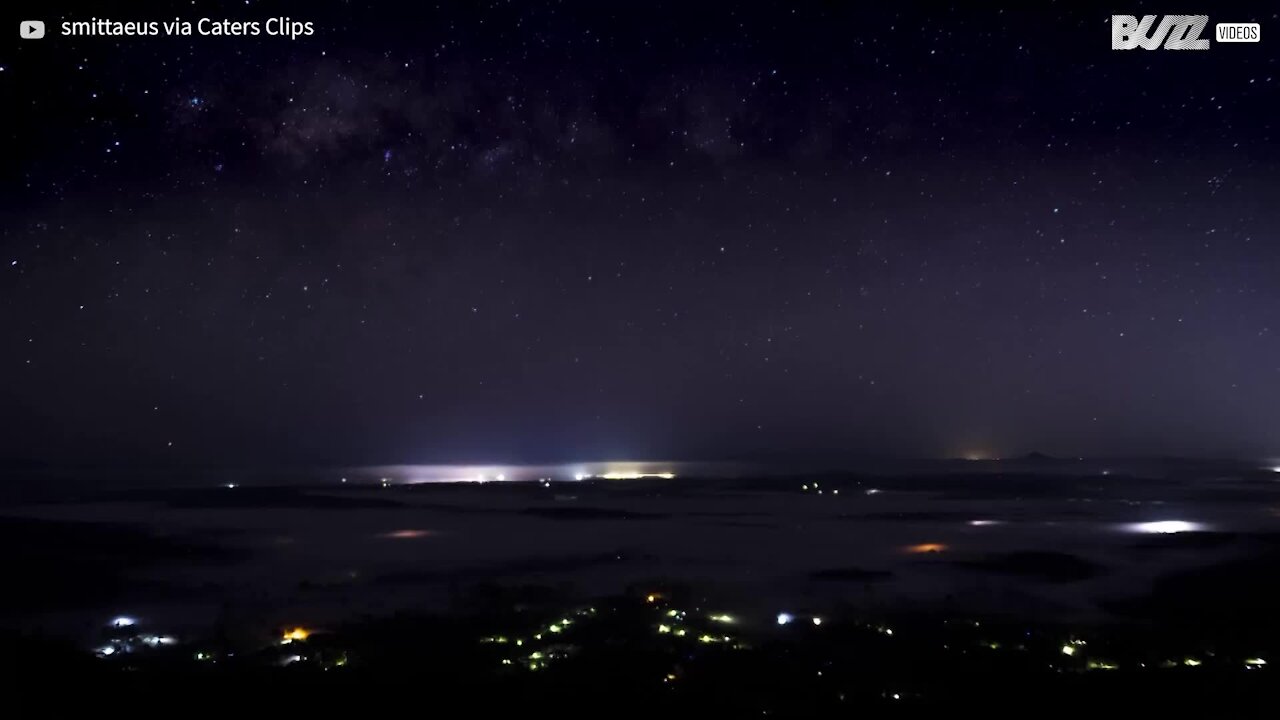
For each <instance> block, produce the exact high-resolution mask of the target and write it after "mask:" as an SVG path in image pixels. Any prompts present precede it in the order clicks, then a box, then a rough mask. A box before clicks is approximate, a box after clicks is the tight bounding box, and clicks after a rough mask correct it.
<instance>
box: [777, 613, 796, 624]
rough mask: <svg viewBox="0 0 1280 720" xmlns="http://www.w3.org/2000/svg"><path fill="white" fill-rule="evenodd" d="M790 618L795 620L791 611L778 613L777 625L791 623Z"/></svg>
mask: <svg viewBox="0 0 1280 720" xmlns="http://www.w3.org/2000/svg"><path fill="white" fill-rule="evenodd" d="M792 620H795V616H794V615H792V614H791V613H778V624H779V625H788V624H790V623H791V621H792Z"/></svg>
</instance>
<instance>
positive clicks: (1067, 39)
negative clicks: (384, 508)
mask: <svg viewBox="0 0 1280 720" xmlns="http://www.w3.org/2000/svg"><path fill="white" fill-rule="evenodd" d="M419 5H422V7H419ZM426 5H428V4H418V3H407V4H405V6H404V7H400V6H399V5H398V4H396V3H297V4H296V6H290V7H288V8H285V9H284V10H282V7H283V5H282V4H280V3H273V4H272V7H270V8H265V7H258V6H257V3H249V4H243V3H234V4H228V5H226V6H225V7H221V8H212V7H211V8H204V7H200V8H194V7H192V6H191V5H190V4H189V3H176V4H172V5H169V4H165V3H130V4H128V5H127V6H126V8H127V9H126V10H124V11H120V12H114V11H110V10H109V9H103V8H102V6H101V4H85V5H83V7H81V8H80V9H78V10H72V9H69V8H68V9H66V10H64V11H62V14H61V15H57V16H55V15H54V14H52V11H50V14H49V15H48V16H47V17H46V18H45V19H46V20H47V21H48V22H49V24H50V27H51V28H53V27H54V26H55V23H56V22H58V21H60V20H61V19H72V18H74V19H88V18H89V17H92V16H98V17H104V16H108V15H113V18H112V19H118V20H137V21H143V20H155V19H159V20H167V19H172V18H173V17H183V18H188V19H193V20H194V19H196V18H198V17H202V16H209V17H226V18H232V19H238V20H246V21H247V20H258V21H265V20H266V19H267V18H270V17H275V16H277V15H281V14H287V15H289V16H291V17H293V18H295V19H297V20H299V21H308V22H312V23H313V24H314V27H315V33H314V35H312V36H308V37H299V38H297V39H294V40H290V39H288V38H265V37H263V38H234V37H216V38H215V37H191V38H172V37H146V38H127V39H124V38H101V37H78V38H61V37H54V36H50V37H48V38H46V39H44V40H40V41H22V40H19V39H18V38H17V35H16V33H11V32H8V31H7V30H6V32H5V38H4V40H3V41H0V67H3V70H2V71H0V103H2V106H3V108H4V114H5V120H4V123H3V134H2V135H0V143H3V148H2V151H3V158H4V160H3V169H2V170H0V182H2V184H0V227H2V228H3V241H2V247H3V252H4V257H3V268H0V307H2V308H3V311H2V312H0V342H2V343H3V347H4V348H5V351H4V353H3V354H0V369H2V371H3V380H2V381H0V402H2V403H3V405H4V407H5V412H4V415H3V418H4V420H3V422H4V425H3V433H0V458H4V459H6V461H8V462H52V463H59V462H121V463H142V464H149V463H178V464H184V463H190V464H210V463H212V464H241V463H260V462H279V463H298V462H302V463H313V462H314V463H327V462H350V463H357V462H378V463H393V462H543V461H562V460H588V459H607V458H637V459H640V458H670V459H699V460H723V459H744V458H745V459H751V458H787V457H804V458H808V459H833V460H839V459H841V458H848V457H858V456H865V455H897V456H929V457H937V456H958V455H982V456H998V455H1010V454H1018V453H1025V452H1029V451H1031V450H1040V451H1043V452H1047V453H1050V454H1060V455H1068V456H1076V455H1140V454H1176V455H1197V454H1201V455H1203V454H1213V455H1238V456H1249V457H1264V456H1267V455H1274V454H1280V434H1278V433H1280V431H1278V430H1277V428H1280V341H1278V340H1277V335H1276V332H1277V329H1278V328H1277V323H1280V317H1278V315H1280V302H1278V301H1280V284H1277V282H1276V277H1278V276H1280V272H1278V270H1280V263H1278V261H1280V238H1278V237H1277V228H1278V227H1280V226H1278V225H1277V220H1278V216H1280V202H1277V198H1278V197H1280V183H1278V182H1277V180H1278V178H1280V174H1278V169H1280V168H1278V165H1277V160H1278V159H1280V157H1278V153H1277V142H1276V141H1277V128H1276V122H1277V120H1276V118H1277V117H1278V115H1277V110H1280V98H1278V97H1277V90H1278V88H1280V78H1278V77H1277V75H1280V67H1277V63H1276V61H1275V58H1276V56H1275V54H1274V51H1273V47H1274V46H1273V45H1270V44H1268V43H1267V41H1266V40H1265V39H1264V40H1263V42H1261V43H1259V44H1256V45H1249V44H1244V45H1215V46H1214V47H1213V48H1212V49H1211V50H1209V51H1205V52H1182V53H1179V52H1172V51H1164V50H1154V51H1146V50H1134V51H1114V50H1112V49H1110V28H1109V25H1108V21H1109V18H1110V14H1111V13H1112V12H1136V10H1134V9H1132V8H1119V7H1111V6H1106V7H1102V6H1097V7H1085V6H1084V5H1081V4H1076V3H1070V4H1067V3H1057V4H1045V5H1044V6H1043V8H1042V9H1040V10H1030V9H1022V8H1021V7H1020V6H1021V5H1023V4H1014V5H1013V6H1012V8H1008V9H1004V10H1001V9H998V8H995V7H988V4H981V6H980V7H979V6H975V8H973V9H945V8H943V9H937V8H935V7H933V6H932V5H926V4H918V5H912V4H909V3H908V4H893V8H892V9H890V8H878V9H871V8H863V9H856V8H852V7H849V8H845V7H842V5H841V4H835V3H776V4H769V3H742V4H740V5H739V6H738V7H734V5H732V4H727V3H671V4H663V3H645V4H643V5H641V4H635V5H634V6H633V5H632V4H625V3H624V4H614V3H588V2H582V3H577V2H567V3H557V4H554V5H551V4H545V5H544V4H541V3H518V2H513V3H501V4H497V5H495V6H492V7H491V6H488V5H481V4H478V3H469V2H468V3H461V2H459V3H441V4H439V6H438V7H436V6H430V7H427V6H426ZM615 5H618V6H615ZM899 5H903V7H901V8H899V7H898V6H899ZM1085 5H1087V4H1085ZM277 6H281V7H277ZM1212 6H1213V7H1209V4H1206V6H1205V7H1204V8H1200V9H1198V11H1201V12H1212V13H1219V14H1221V16H1222V17H1221V18H1220V19H1222V20H1231V21H1250V22H1260V23H1261V24H1262V25H1263V26H1264V32H1263V35H1264V36H1265V35H1266V27H1268V26H1271V25H1273V24H1274V23H1275V21H1276V16H1275V15H1274V14H1271V13H1270V12H1268V13H1267V14H1259V12H1260V11H1259V9H1258V7H1257V6H1256V5H1255V6H1254V7H1253V8H1252V9H1251V8H1250V7H1249V6H1248V5H1239V6H1229V5H1228V6H1222V4H1221V3H1214V4H1212ZM1220 6H1221V7H1220ZM285 10H287V12H285ZM1175 10H1186V8H1177V9H1175ZM1192 10H1197V9H1196V8H1192ZM1142 11H1143V12H1151V13H1155V12H1162V11H1163V9H1162V8H1155V7H1147V8H1143V9H1142ZM8 14H11V13H7V15H8ZM126 14H127V17H126ZM7 15H6V16H7ZM1228 16H1229V17H1228ZM1218 19H1219V18H1218V17H1217V16H1216V15H1215V16H1214V17H1213V20H1214V21H1216V20H1218ZM10 25H17V20H16V19H15V20H14V21H13V22H12V23H9V22H8V21H6V25H5V27H6V28H8V27H9V26H10Z"/></svg>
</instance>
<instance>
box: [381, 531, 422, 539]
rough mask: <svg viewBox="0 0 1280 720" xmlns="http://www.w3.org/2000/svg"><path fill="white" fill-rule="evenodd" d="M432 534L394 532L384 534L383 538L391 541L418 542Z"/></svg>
mask: <svg viewBox="0 0 1280 720" xmlns="http://www.w3.org/2000/svg"><path fill="white" fill-rule="evenodd" d="M430 534H431V531H430V530H392V531H391V532H388V533H383V534H382V537H384V538H387V539H390V540H416V539H418V538H424V537H427V536H428V535H430Z"/></svg>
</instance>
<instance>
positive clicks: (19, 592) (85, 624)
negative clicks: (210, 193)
mask: <svg viewBox="0 0 1280 720" xmlns="http://www.w3.org/2000/svg"><path fill="white" fill-rule="evenodd" d="M1273 478H1274V475H1273V474H1271V473H1269V472H1268V473H1259V472H1257V471H1252V470H1246V471H1239V472H1235V473H1234V474H1229V473H1226V472H1215V473H1213V474H1205V473H1199V472H1197V473H1195V475H1194V476H1193V477H1190V478H1187V477H1175V476H1170V475H1164V476H1154V477H1116V476H1115V475H1110V474H1102V473H1090V474H1079V473H1077V474H1074V475H1069V476H1062V477H1053V478H1048V477H1043V476H1037V475H1026V474H1018V475H1013V474H995V475H985V476H921V475H913V476H898V477H890V476H878V477H868V476H862V477H852V476H850V477H839V476H830V477H828V476H824V477H822V478H817V479H816V478H813V477H807V478H795V479H793V480H781V481H780V480H777V479H762V480H760V481H754V480H750V479H747V480H734V481H709V480H708V481H684V480H678V481H677V480H660V479H655V480H647V481H636V482H627V481H624V482H612V481H589V482H556V483H549V482H539V483H505V484H496V483H491V484H487V485H477V484H463V485H458V484H441V485H429V484H427V485H415V484H405V485H402V486H396V485H394V483H389V484H391V486H390V487H386V486H384V483H383V482H382V481H381V480H380V479H378V480H376V481H374V482H372V483H363V484H356V483H351V484H345V486H344V483H343V482H338V483H337V485H338V487H334V486H332V485H329V486H318V485H315V484H312V485H307V486H302V487H281V486H273V487H253V486H250V487H245V486H241V485H238V484H233V483H224V484H219V485H215V486H212V487H200V488H184V489H161V490H143V491H134V490H129V491H111V492H98V491H94V492H92V493H89V494H84V493H75V494H66V493H64V494H62V495H58V494H56V493H54V494H50V495H49V496H47V497H40V498H39V499H38V500H37V499H35V498H34V497H31V496H27V497H23V498H18V499H16V500H13V501H11V502H9V503H8V504H7V505H6V508H5V515H4V517H3V518H0V541H3V543H4V545H5V547H6V551H7V556H6V558H7V564H6V580H7V582H6V592H5V593H4V594H3V595H2V596H0V673H2V675H0V676H2V677H4V678H5V680H6V683H5V685H6V688H10V689H11V690H10V695H9V697H10V698H12V699H13V700H14V701H15V702H17V703H18V704H19V708H20V709H21V710H22V711H21V712H19V713H18V714H17V715H15V717H37V716H49V717H66V716H85V715H87V714H97V713H108V712H111V713H114V712H117V711H125V712H127V713H129V714H130V715H157V716H166V717H170V716H174V715H179V714H180V715H218V716H222V717H225V716H228V715H234V716H237V717H238V716H251V717H256V716H258V715H260V714H262V713H267V712H270V713H282V714H283V713H288V714H289V715H290V716H294V715H298V714H305V715H311V716H321V717H330V716H337V715H355V716H367V715H369V714H370V713H373V712H380V713H392V712H394V713H396V714H403V713H406V712H411V713H415V714H442V715H444V716H447V717H454V716H458V715H462V714H467V715H479V716H491V715H493V714H496V713H504V714H509V713H511V714H522V715H531V716H536V717H542V716H548V715H551V716H567V715H592V716H600V715H608V716H645V717H653V716H655V715H667V716H692V715H699V716H707V715H710V716H713V717H765V716H768V717H795V716H814V715H818V716H827V717H830V716H836V715H840V716H846V715H852V714H857V715H862V716H867V715H871V716H875V715H885V714H892V715H903V714H907V715H912V714H919V715H923V716H930V717H938V716H939V715H942V714H950V713H965V714H973V713H980V714H982V715H991V714H1002V715H1004V714H1018V715H1024V716H1025V715H1027V714H1034V715H1064V714H1070V715H1079V714H1081V713H1099V712H1101V713H1106V714H1117V713H1121V712H1125V713H1129V712H1134V711H1138V712H1141V713H1143V714H1144V715H1153V714H1165V715H1173V716H1186V715H1200V716H1204V717H1226V716H1233V715H1257V714H1258V713H1259V712H1265V711H1267V709H1268V708H1273V707H1274V706H1275V702H1276V701H1277V700H1280V697H1277V695H1280V693H1278V692H1277V686H1280V683H1276V682H1275V678H1274V675H1275V672H1276V671H1275V667H1274V665H1273V663H1276V662H1280V616H1277V614H1276V613H1275V610H1274V608H1275V607H1276V604H1277V599H1280V573H1277V569H1280V534H1277V530H1280V528H1278V527H1277V515H1276V510H1275V508H1276V507H1277V506H1278V501H1280V497H1278V496H1280V490H1278V487H1277V484H1276V483H1275V482H1274V479H1273Z"/></svg>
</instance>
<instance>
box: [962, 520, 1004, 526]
mask: <svg viewBox="0 0 1280 720" xmlns="http://www.w3.org/2000/svg"><path fill="white" fill-rule="evenodd" d="M969 524H970V525H971V526H973V527H991V526H992V525H999V524H1000V521H999V520H970V521H969Z"/></svg>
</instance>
